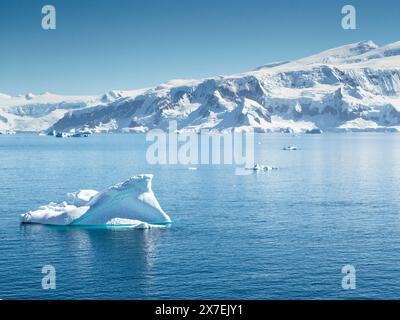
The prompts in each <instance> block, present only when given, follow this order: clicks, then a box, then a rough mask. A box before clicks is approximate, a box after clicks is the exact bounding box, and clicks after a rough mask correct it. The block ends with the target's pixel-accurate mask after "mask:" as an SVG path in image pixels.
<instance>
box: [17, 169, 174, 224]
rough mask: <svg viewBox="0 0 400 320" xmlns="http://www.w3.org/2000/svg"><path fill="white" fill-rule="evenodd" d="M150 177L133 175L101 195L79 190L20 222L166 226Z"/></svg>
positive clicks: (165, 216)
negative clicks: (64, 199)
mask: <svg viewBox="0 0 400 320" xmlns="http://www.w3.org/2000/svg"><path fill="white" fill-rule="evenodd" d="M152 179H153V175H150V174H144V175H139V176H134V177H131V178H130V179H128V180H127V181H125V182H123V183H119V184H117V185H115V186H113V187H110V188H108V189H106V190H104V191H102V192H97V191H95V190H81V191H78V192H75V193H70V194H68V200H67V201H64V202H62V203H59V204H57V203H50V204H48V205H46V206H42V207H40V208H39V209H38V210H36V211H29V212H27V213H25V214H23V215H22V216H21V222H22V223H40V224H47V225H74V226H77V225H80V226H98V225H104V226H107V225H132V226H136V227H142V228H144V227H145V228H147V227H148V226H147V225H146V224H149V225H151V224H169V223H171V219H170V217H169V216H168V215H167V214H166V213H165V212H164V211H163V209H162V208H161V206H160V204H159V203H158V201H157V199H156V197H155V195H154V193H153V190H152V188H151V183H152Z"/></svg>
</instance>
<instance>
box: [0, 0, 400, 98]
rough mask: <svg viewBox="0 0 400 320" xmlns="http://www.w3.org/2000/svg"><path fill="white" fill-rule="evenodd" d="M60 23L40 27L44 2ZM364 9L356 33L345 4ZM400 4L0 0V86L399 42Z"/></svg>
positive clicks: (99, 83) (93, 81)
mask: <svg viewBox="0 0 400 320" xmlns="http://www.w3.org/2000/svg"><path fill="white" fill-rule="evenodd" d="M46 4H52V5H54V6H55V7H56V9H57V29H56V30H54V31H44V30H43V29H42V28H41V19H42V14H41V8H42V6H43V5H46ZM345 4H352V5H354V6H355V7H356V9H357V27H358V29H357V30H343V29H342V28H341V18H342V15H341V8H342V6H343V5H345ZM399 17H400V1H398V0H396V1H394V0H393V1H391V0H381V1H366V0H358V1H353V0H349V1H339V0H330V1H314V0H303V1H293V0H279V1H268V0H242V1H237V0H201V1H200V0H197V1H194V0H169V1H166V0H146V1H135V0H80V1H77V0H46V1H41V0H1V1H0V92H3V93H8V94H18V93H26V92H34V93H41V92H44V91H50V92H54V93H60V94H101V93H104V92H107V91H109V90H111V89H134V88H141V87H148V86H154V85H157V84H160V83H162V82H165V81H168V80H170V79H177V78H204V77H208V76H215V75H221V74H230V73H235V72H241V71H248V70H251V69H254V68H256V67H257V66H260V65H263V64H265V63H268V62H272V61H278V60H287V59H295V58H300V57H303V56H307V55H310V54H313V53H317V52H319V51H322V50H325V49H329V48H332V47H335V46H339V45H342V44H347V43H351V42H357V41H361V40H367V39H368V40H373V41H375V42H376V43H377V44H379V45H383V44H387V43H390V42H394V41H398V40H400V36H399V30H400V19H399Z"/></svg>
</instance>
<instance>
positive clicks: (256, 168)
mask: <svg viewBox="0 0 400 320" xmlns="http://www.w3.org/2000/svg"><path fill="white" fill-rule="evenodd" d="M246 170H253V171H272V170H278V168H277V167H272V166H264V165H259V164H258V163H256V164H255V165H254V167H252V168H246Z"/></svg>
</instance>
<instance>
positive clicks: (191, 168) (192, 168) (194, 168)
mask: <svg viewBox="0 0 400 320" xmlns="http://www.w3.org/2000/svg"><path fill="white" fill-rule="evenodd" d="M188 170H193V171H195V170H197V168H196V167H189V168H188Z"/></svg>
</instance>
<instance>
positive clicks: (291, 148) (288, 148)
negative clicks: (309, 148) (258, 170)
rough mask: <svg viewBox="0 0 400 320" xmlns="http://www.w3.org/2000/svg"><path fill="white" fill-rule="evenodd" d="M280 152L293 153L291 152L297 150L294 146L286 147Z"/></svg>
mask: <svg viewBox="0 0 400 320" xmlns="http://www.w3.org/2000/svg"><path fill="white" fill-rule="evenodd" d="M282 150H285V151H293V150H297V147H295V146H286V147H283V149H282Z"/></svg>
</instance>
